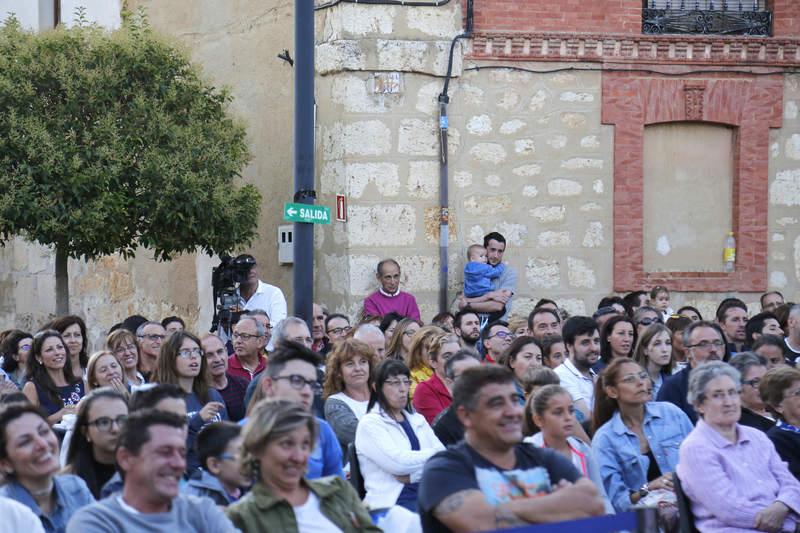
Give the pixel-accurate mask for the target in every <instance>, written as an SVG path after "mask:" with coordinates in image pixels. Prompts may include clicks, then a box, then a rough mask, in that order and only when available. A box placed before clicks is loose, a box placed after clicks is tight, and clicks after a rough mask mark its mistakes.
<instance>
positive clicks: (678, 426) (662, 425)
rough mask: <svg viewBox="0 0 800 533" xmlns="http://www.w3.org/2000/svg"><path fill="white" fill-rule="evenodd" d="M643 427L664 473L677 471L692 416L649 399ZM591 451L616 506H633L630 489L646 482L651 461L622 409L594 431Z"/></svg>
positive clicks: (667, 404)
mask: <svg viewBox="0 0 800 533" xmlns="http://www.w3.org/2000/svg"><path fill="white" fill-rule="evenodd" d="M643 429H644V435H645V438H646V439H647V442H648V444H649V445H650V450H651V451H652V452H653V456H654V457H655V459H656V462H657V463H658V468H659V469H660V470H661V473H662V474H666V473H667V472H674V471H675V467H676V466H677V465H678V450H679V448H680V445H681V442H683V439H685V438H686V437H687V436H688V435H689V433H690V432H691V431H692V429H693V427H692V423H691V422H689V418H688V417H687V416H686V414H685V413H684V412H683V411H681V410H680V409H679V408H677V407H675V406H674V405H672V404H671V403H666V402H650V403H648V404H645V408H644V428H643ZM592 453H593V455H594V457H595V460H596V461H597V464H598V465H599V467H600V477H601V478H602V479H603V485H604V486H605V489H606V493H607V494H608V497H609V499H610V500H611V503H612V504H613V505H614V509H616V510H617V512H618V513H621V512H625V511H628V510H630V509H631V507H632V504H631V498H630V495H631V492H634V491H637V490H639V489H640V488H641V487H642V486H643V485H644V484H645V483H647V468H648V467H649V466H650V461H649V460H648V458H647V456H645V455H642V454H641V453H640V447H639V438H638V437H637V436H636V434H635V433H634V432H633V431H631V430H629V429H628V428H627V427H626V426H625V424H624V423H623V422H622V417H621V416H620V413H619V411H616V412H615V413H614V416H612V417H611V420H609V421H608V422H606V423H605V424H603V425H602V426H601V427H600V428H599V429H598V430H597V432H596V433H595V434H594V438H593V439H592Z"/></svg>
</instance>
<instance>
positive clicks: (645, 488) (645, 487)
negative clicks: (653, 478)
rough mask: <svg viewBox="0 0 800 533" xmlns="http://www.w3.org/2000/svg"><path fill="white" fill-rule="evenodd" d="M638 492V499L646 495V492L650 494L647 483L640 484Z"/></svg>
mask: <svg viewBox="0 0 800 533" xmlns="http://www.w3.org/2000/svg"><path fill="white" fill-rule="evenodd" d="M638 494H639V499H640V500H641V499H642V498H644V497H645V496H647V495H648V494H650V487H649V486H648V485H647V483H645V484H644V485H642V488H640V489H639V492H638Z"/></svg>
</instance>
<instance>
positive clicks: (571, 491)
mask: <svg viewBox="0 0 800 533" xmlns="http://www.w3.org/2000/svg"><path fill="white" fill-rule="evenodd" d="M553 492H554V493H556V494H558V495H559V496H563V497H564V500H563V501H564V505H565V506H568V507H569V508H570V509H572V510H573V511H574V516H575V518H583V517H587V516H600V515H603V514H605V512H606V506H605V503H604V502H603V498H601V497H600V493H598V492H597V487H595V486H594V483H592V482H591V481H590V480H589V479H587V478H585V477H582V478H580V479H579V480H578V481H576V482H575V483H570V482H569V481H567V482H566V484H564V481H563V480H562V481H561V482H560V483H559V484H558V485H556V488H554V489H553Z"/></svg>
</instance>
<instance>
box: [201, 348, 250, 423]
mask: <svg viewBox="0 0 800 533" xmlns="http://www.w3.org/2000/svg"><path fill="white" fill-rule="evenodd" d="M201 344H202V346H203V353H205V357H206V366H207V367H208V379H209V385H210V386H211V388H212V389H215V390H217V391H218V392H219V394H220V396H222V399H223V400H224V401H225V408H226V409H227V411H228V416H229V417H230V419H231V420H233V421H234V422H238V421H239V420H241V419H242V418H244V411H245V405H244V395H245V393H246V392H247V380H246V379H244V378H241V377H239V376H234V375H233V374H229V373H228V350H227V349H225V344H224V343H223V342H222V339H220V338H219V335H217V334H215V333H208V334H206V336H205V337H203V339H202V341H201Z"/></svg>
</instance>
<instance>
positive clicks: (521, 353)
mask: <svg viewBox="0 0 800 533" xmlns="http://www.w3.org/2000/svg"><path fill="white" fill-rule="evenodd" d="M497 363H498V364H499V365H501V366H504V367H506V368H508V369H509V370H511V371H512V372H513V373H514V386H515V387H516V388H517V392H518V393H519V397H520V404H521V405H525V379H526V378H525V375H526V373H527V372H528V369H529V368H536V367H540V366H542V345H541V343H540V342H539V341H538V340H537V339H536V338H534V337H527V336H525V337H517V338H516V339H514V342H512V343H511V345H510V346H509V347H508V349H506V351H505V352H503V355H501V356H500V360H498V361H497Z"/></svg>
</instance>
